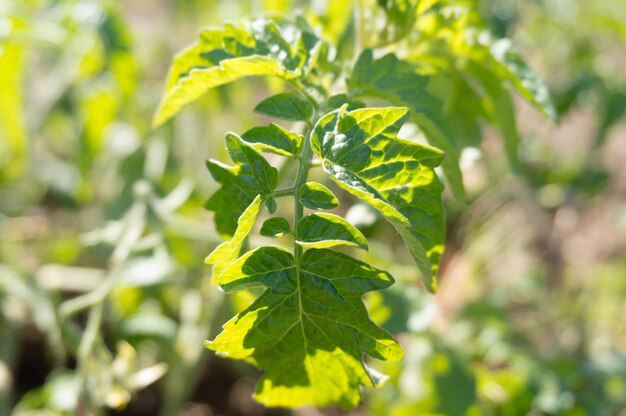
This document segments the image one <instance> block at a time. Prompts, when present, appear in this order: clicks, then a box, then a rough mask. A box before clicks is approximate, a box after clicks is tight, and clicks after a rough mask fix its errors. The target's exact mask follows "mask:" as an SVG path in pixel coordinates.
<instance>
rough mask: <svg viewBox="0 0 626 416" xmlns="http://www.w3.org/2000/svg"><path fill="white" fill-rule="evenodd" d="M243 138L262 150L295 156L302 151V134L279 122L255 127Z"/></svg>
mask: <svg viewBox="0 0 626 416" xmlns="http://www.w3.org/2000/svg"><path fill="white" fill-rule="evenodd" d="M241 138H242V139H243V140H245V141H246V142H247V143H249V144H250V145H251V146H253V147H254V148H255V149H257V150H259V151H261V152H268V153H274V154H277V155H280V156H289V157H293V156H296V155H297V154H299V153H300V148H301V146H302V136H301V135H299V134H297V133H293V132H291V131H289V130H287V129H285V128H284V127H281V126H279V125H278V124H274V123H272V124H270V125H269V126H262V127H253V128H251V129H250V130H248V131H247V132H245V133H244V134H242V135H241Z"/></svg>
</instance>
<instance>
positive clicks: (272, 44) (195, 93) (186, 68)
mask: <svg viewBox="0 0 626 416" xmlns="http://www.w3.org/2000/svg"><path fill="white" fill-rule="evenodd" d="M321 47H322V46H321V41H320V40H319V39H318V38H317V37H315V35H313V34H312V33H311V32H308V31H305V30H302V29H301V28H299V27H297V26H295V25H293V24H290V23H288V22H286V21H275V20H267V19H257V20H253V21H251V22H249V23H248V24H247V25H246V26H245V27H235V26H233V25H225V26H224V28H222V29H208V30H205V31H203V32H202V33H201V35H200V40H199V41H198V42H197V43H196V44H195V45H193V46H191V47H189V48H188V49H186V50H185V51H183V52H182V53H180V54H179V55H178V56H177V57H176V59H175V60H174V63H173V64H172V68H171V69H170V73H169V75H168V82H167V86H166V90H165V94H164V97H163V100H162V102H161V105H160V107H159V109H158V111H157V114H156V116H155V119H154V124H155V125H157V126H158V125H160V124H163V123H164V122H165V121H167V120H168V119H169V118H171V117H172V116H174V115H175V114H176V113H177V112H178V111H180V109H181V108H182V107H183V106H185V105H186V104H188V103H190V102H192V101H194V100H196V99H197V98H199V97H200V96H202V95H203V94H204V93H205V92H206V91H208V90H209V89H211V88H214V87H217V86H220V85H224V84H227V83H230V82H232V81H236V80H238V79H241V78H244V77H249V76H273V77H278V78H281V79H284V80H287V81H289V80H295V79H296V78H298V77H301V76H303V75H305V74H306V73H307V71H308V70H309V68H310V66H311V64H312V61H313V60H314V59H315V58H316V57H317V54H318V53H319V50H320V48H321Z"/></svg>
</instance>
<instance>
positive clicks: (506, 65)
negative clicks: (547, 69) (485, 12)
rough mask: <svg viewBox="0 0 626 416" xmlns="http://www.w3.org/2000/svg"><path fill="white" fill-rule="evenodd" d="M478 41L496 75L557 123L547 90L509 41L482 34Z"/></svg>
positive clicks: (556, 116)
mask: <svg viewBox="0 0 626 416" xmlns="http://www.w3.org/2000/svg"><path fill="white" fill-rule="evenodd" d="M483 39H484V40H483ZM478 40H479V42H482V43H483V44H484V45H485V46H487V47H488V48H489V52H490V54H491V57H492V58H493V61H494V67H495V69H496V70H497V74H498V75H499V76H500V77H501V78H503V79H506V80H507V81H509V82H510V83H511V84H512V85H513V87H515V89H516V90H517V91H518V92H519V93H520V94H521V96H522V97H524V99H525V100H527V101H528V102H529V103H531V104H533V105H534V106H535V108H537V109H538V110H539V111H541V112H542V113H543V114H544V115H546V116H547V117H548V118H550V119H551V120H552V121H557V120H558V115H557V113H556V109H555V108H554V104H553V103H552V99H551V98H550V93H549V91H548V89H547V88H546V86H545V85H544V83H543V81H542V80H541V77H539V75H537V73H536V72H535V71H533V70H532V69H531V68H530V67H529V66H528V64H526V62H524V60H523V59H522V57H521V56H520V55H519V54H518V53H517V52H516V51H515V50H513V48H512V47H511V41H510V39H499V40H496V41H494V40H492V39H491V38H490V37H488V36H485V35H484V34H482V35H480V36H479V37H478Z"/></svg>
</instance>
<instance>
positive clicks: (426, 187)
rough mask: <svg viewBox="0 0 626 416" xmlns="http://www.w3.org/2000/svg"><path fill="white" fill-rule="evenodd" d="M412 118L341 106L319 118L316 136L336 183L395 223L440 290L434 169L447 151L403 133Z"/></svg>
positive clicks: (402, 112) (440, 236)
mask: <svg viewBox="0 0 626 416" xmlns="http://www.w3.org/2000/svg"><path fill="white" fill-rule="evenodd" d="M408 117H409V113H408V110H407V109H406V108H395V107H390V108H367V109H359V110H354V111H351V112H345V111H344V110H343V109H341V110H338V111H334V112H331V113H329V114H327V115H325V116H324V117H322V118H321V119H320V120H319V122H318V123H317V125H316V126H315V129H314V131H313V133H312V136H311V140H312V146H313V150H314V151H315V153H316V154H317V155H318V156H319V157H320V158H321V159H322V166H323V168H324V170H325V171H326V172H327V173H328V174H329V175H330V176H331V177H332V178H333V179H334V180H335V182H336V183H337V184H338V185H339V186H341V187H342V188H344V189H346V190H347V191H349V192H350V193H352V194H354V195H355V196H357V197H358V198H360V199H362V200H363V201H365V202H368V203H369V204H370V205H372V206H373V207H375V208H376V209H378V210H379V211H380V212H381V213H382V214H383V215H384V216H385V218H387V219H388V220H389V221H390V222H391V223H392V224H393V225H394V227H395V228H396V229H397V230H398V232H399V233H400V235H401V236H402V238H403V239H404V241H405V243H406V244H407V246H408V248H409V250H410V252H411V255H412V256H413V259H414V260H415V262H416V263H417V265H418V266H419V268H420V271H421V272H422V278H423V280H424V282H425V284H426V287H427V288H428V289H429V290H431V291H434V290H435V288H436V279H435V273H436V271H437V268H438V265H439V259H440V257H441V254H442V252H443V245H444V241H445V233H444V230H445V223H444V211H443V203H442V200H441V193H442V191H443V186H442V185H441V183H440V182H439V179H438V178H437V175H436V174H435V171H434V168H435V167H437V166H438V165H439V164H440V163H441V160H442V158H443V154H442V153H441V151H439V150H437V149H434V148H431V147H427V146H424V145H421V144H417V143H414V142H410V141H408V140H404V139H400V138H398V137H397V133H398V131H399V129H400V127H401V126H402V124H404V123H405V122H406V120H407V119H408Z"/></svg>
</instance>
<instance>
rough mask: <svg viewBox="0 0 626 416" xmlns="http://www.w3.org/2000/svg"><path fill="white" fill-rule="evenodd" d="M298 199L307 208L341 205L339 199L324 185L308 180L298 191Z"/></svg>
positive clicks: (327, 207) (328, 207)
mask: <svg viewBox="0 0 626 416" xmlns="http://www.w3.org/2000/svg"><path fill="white" fill-rule="evenodd" d="M298 200H299V201H300V203H301V204H302V205H304V206H305V207H306V208H310V209H333V208H337V207H338V206H339V200H338V199H337V197H336V196H335V195H333V193H332V192H331V191H330V190H329V189H328V188H327V187H325V186H324V185H322V184H321V183H317V182H307V183H305V184H304V185H302V186H301V187H300V190H299V191H298Z"/></svg>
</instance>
